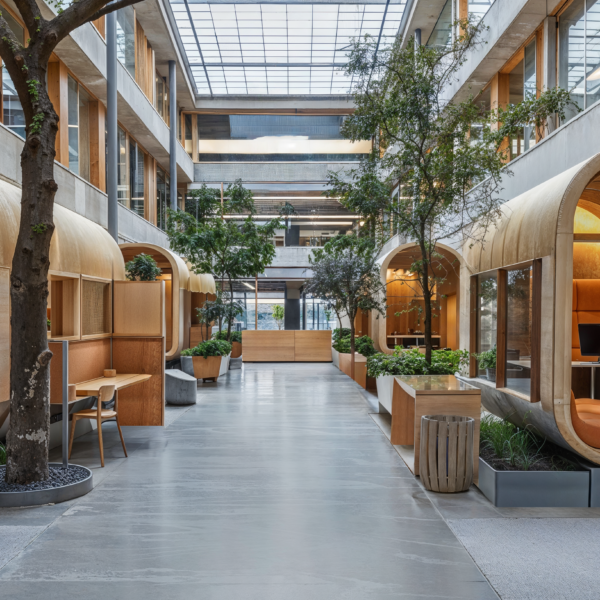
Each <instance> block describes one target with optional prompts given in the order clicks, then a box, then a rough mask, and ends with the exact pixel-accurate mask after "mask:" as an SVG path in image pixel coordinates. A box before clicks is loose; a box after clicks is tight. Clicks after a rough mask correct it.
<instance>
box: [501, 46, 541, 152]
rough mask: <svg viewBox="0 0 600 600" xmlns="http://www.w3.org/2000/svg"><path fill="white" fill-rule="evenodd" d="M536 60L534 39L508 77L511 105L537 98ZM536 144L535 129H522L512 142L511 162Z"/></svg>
mask: <svg viewBox="0 0 600 600" xmlns="http://www.w3.org/2000/svg"><path fill="white" fill-rule="evenodd" d="M536 60H537V53H536V39H535V38H534V39H533V40H531V42H529V44H527V46H525V49H524V51H523V59H522V60H521V61H519V63H518V64H517V65H516V66H515V67H514V69H513V70H512V71H511V72H510V73H509V75H508V83H509V102H510V104H514V105H516V104H519V103H520V102H522V101H523V100H524V99H526V98H529V97H532V96H533V97H534V98H535V97H536V96H537V94H538V91H539V90H538V86H537V65H536ZM535 143H536V132H535V127H521V128H520V131H519V133H518V134H517V135H516V136H515V137H514V138H512V139H511V140H510V158H511V160H512V159H514V158H516V157H517V156H520V155H521V154H523V152H526V151H527V150H529V149H530V148H533V146H535Z"/></svg>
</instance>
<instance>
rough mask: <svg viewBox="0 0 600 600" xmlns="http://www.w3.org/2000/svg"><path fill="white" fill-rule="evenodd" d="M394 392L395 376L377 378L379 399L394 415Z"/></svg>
mask: <svg viewBox="0 0 600 600" xmlns="http://www.w3.org/2000/svg"><path fill="white" fill-rule="evenodd" d="M393 391H394V375H381V376H380V377H378V378H377V399H378V401H379V404H380V405H381V406H383V408H384V409H385V410H386V411H387V412H388V413H390V415H391V414H392V394H393Z"/></svg>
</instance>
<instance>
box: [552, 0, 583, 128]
mask: <svg viewBox="0 0 600 600" xmlns="http://www.w3.org/2000/svg"><path fill="white" fill-rule="evenodd" d="M584 20H585V15H584V10H583V0H575V1H574V2H573V4H571V5H570V6H569V7H568V8H567V10H566V11H565V12H564V13H563V14H562V15H561V17H560V20H559V23H558V45H559V50H558V84H559V85H560V87H561V88H563V89H566V90H569V91H570V92H571V99H572V100H573V102H575V103H576V104H577V105H578V106H579V107H580V108H584V85H583V79H584V46H583V34H584ZM575 115H576V112H575V111H574V110H573V109H569V108H567V110H566V114H565V122H567V121H569V120H570V119H572V118H573V117H574V116H575Z"/></svg>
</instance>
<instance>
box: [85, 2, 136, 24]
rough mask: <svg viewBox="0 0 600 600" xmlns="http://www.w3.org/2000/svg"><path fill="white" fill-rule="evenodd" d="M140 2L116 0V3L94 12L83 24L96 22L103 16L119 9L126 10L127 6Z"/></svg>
mask: <svg viewBox="0 0 600 600" xmlns="http://www.w3.org/2000/svg"><path fill="white" fill-rule="evenodd" d="M140 1H141V0H118V2H113V3H111V4H107V5H106V6H105V7H104V8H102V9H100V10H99V11H96V12H95V13H94V14H93V15H92V16H91V17H89V18H88V19H87V20H86V21H85V22H86V23H91V22H92V21H97V20H98V19H99V18H100V17H104V16H105V15H107V14H109V13H111V12H114V11H115V10H119V9H120V8H127V7H128V6H132V5H134V4H137V3H138V2H140Z"/></svg>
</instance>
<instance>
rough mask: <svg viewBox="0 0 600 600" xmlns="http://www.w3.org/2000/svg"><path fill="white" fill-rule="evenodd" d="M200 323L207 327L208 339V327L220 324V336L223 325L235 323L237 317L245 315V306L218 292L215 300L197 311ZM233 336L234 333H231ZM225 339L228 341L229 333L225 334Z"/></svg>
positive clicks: (208, 301) (206, 303)
mask: <svg viewBox="0 0 600 600" xmlns="http://www.w3.org/2000/svg"><path fill="white" fill-rule="evenodd" d="M196 314H197V315H198V321H199V322H200V324H201V325H204V326H206V331H207V334H206V337H208V327H209V326H210V324H211V323H215V322H216V323H218V324H219V334H221V327H222V326H223V323H230V322H231V323H233V321H234V320H235V318H236V317H239V316H241V315H242V314H244V306H243V304H242V303H241V302H237V301H235V300H233V299H232V298H231V297H230V295H229V294H226V293H223V292H220V291H219V292H218V293H217V297H216V298H215V299H214V300H207V301H206V302H205V303H204V305H203V306H202V307H200V308H197V309H196ZM231 333H232V334H233V332H231ZM223 335H224V337H223V338H218V339H225V340H226V339H227V333H226V332H224V333H223Z"/></svg>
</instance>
